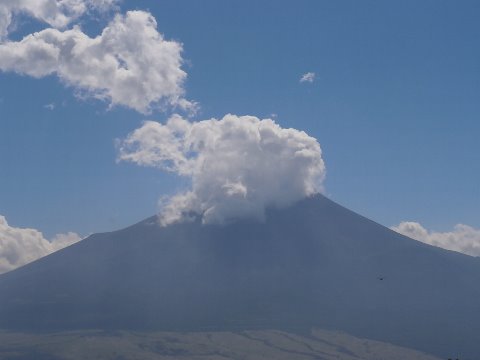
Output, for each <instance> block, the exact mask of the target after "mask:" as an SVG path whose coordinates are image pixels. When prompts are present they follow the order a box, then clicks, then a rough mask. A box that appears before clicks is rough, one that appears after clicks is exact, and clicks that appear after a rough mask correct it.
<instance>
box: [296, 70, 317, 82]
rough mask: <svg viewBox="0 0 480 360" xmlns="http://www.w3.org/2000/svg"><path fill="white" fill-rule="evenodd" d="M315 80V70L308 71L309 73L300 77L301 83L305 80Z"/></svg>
mask: <svg viewBox="0 0 480 360" xmlns="http://www.w3.org/2000/svg"><path fill="white" fill-rule="evenodd" d="M314 80H315V73H314V72H307V73H305V74H303V75H302V77H301V78H300V82H301V83H303V82H309V83H312V82H313V81H314Z"/></svg>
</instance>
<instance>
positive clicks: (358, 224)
mask: <svg viewBox="0 0 480 360" xmlns="http://www.w3.org/2000/svg"><path fill="white" fill-rule="evenodd" d="M379 278H382V279H383V280H380V279H379ZM479 283H480V261H479V260H478V259H476V258H472V257H468V256H465V255H462V254H459V253H455V252H451V251H446V250H442V249H439V248H435V247H431V246H428V245H425V244H422V243H419V242H417V241H414V240H411V239H409V238H406V237H404V236H402V235H399V234H397V233H395V232H393V231H391V230H389V229H387V228H385V227H383V226H380V225H378V224H376V223H374V222H372V221H370V220H368V219H365V218H364V217H361V216H359V215H357V214H355V213H353V212H351V211H349V210H347V209H345V208H343V207H341V206H339V205H337V204H335V203H334V202H332V201H330V200H328V199H327V198H325V197H323V196H321V195H318V196H315V197H312V198H309V199H305V200H303V201H301V202H299V203H297V204H295V205H294V206H291V207H290V208H288V209H285V210H271V211H269V212H268V213H267V217H266V221H265V222H264V223H254V222H245V221H244V222H237V223H235V224H230V225H227V226H213V225H208V226H202V225H201V224H200V223H199V222H198V221H197V222H193V223H185V224H176V225H172V226H169V227H166V228H161V227H159V226H158V225H157V224H156V221H155V218H150V219H147V220H145V221H143V222H141V223H138V224H136V225H134V226H131V227H129V228H126V229H124V230H120V231H116V232H112V233H104V234H96V235H92V236H91V237H89V238H88V239H86V240H84V241H82V242H80V243H78V244H75V245H74V246H71V247H69V248H66V249H64V250H62V251H60V252H57V253H55V254H52V255H50V256H48V257H46V258H43V259H41V260H39V261H36V262H34V263H32V264H29V265H27V266H25V267H23V268H21V269H18V270H16V271H13V272H11V273H7V274H4V275H2V276H1V277H0V328H5V329H16V330H41V331H53V330H64V329H82V328H83V329H86V328H104V329H135V330H167V331H176V330H179V331H208V330H222V331H234V330H235V331H236V330H242V329H257V328H258V329H271V328H275V329H284V330H288V331H295V332H299V333H301V332H306V331H308V330H309V329H310V328H311V327H313V326H315V327H323V328H330V329H339V330H342V331H346V332H348V333H351V334H353V335H355V336H358V337H365V338H371V339H377V340H381V341H385V342H389V343H394V344H398V345H401V346H406V347H410V348H415V349H419V350H423V351H425V352H429V353H432V354H436V355H440V356H457V357H459V356H470V357H473V356H474V355H479V354H480V344H478V343H477V334H478V333H480V289H479V286H478V284H479Z"/></svg>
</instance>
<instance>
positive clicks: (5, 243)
mask: <svg viewBox="0 0 480 360" xmlns="http://www.w3.org/2000/svg"><path fill="white" fill-rule="evenodd" d="M80 240H81V238H80V236H79V235H78V234H75V233H73V232H69V233H67V234H57V235H56V236H55V237H54V238H53V239H51V240H47V239H45V238H44V237H43V235H42V233H41V232H40V231H38V230H35V229H22V228H16V227H12V226H10V225H9V224H8V223H7V220H6V219H5V217H4V216H1V215H0V274H2V273H5V272H7V271H10V270H13V269H15V268H17V267H19V266H22V265H25V264H28V263H29V262H32V261H34V260H36V259H39V258H41V257H43V256H46V255H48V254H51V253H52V252H54V251H57V250H60V249H62V248H64V247H66V246H69V245H71V244H73V243H76V242H77V241H80Z"/></svg>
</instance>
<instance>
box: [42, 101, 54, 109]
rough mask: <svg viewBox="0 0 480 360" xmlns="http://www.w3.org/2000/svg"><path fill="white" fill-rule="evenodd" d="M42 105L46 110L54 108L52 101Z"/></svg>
mask: <svg viewBox="0 0 480 360" xmlns="http://www.w3.org/2000/svg"><path fill="white" fill-rule="evenodd" d="M43 107H44V108H45V109H47V110H50V111H52V110H55V104H54V103H50V104H46V105H43Z"/></svg>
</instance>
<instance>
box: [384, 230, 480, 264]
mask: <svg viewBox="0 0 480 360" xmlns="http://www.w3.org/2000/svg"><path fill="white" fill-rule="evenodd" d="M391 229H392V230H394V231H396V232H398V233H400V234H403V235H405V236H408V237H410V238H412V239H415V240H418V241H421V242H424V243H426V244H430V245H433V246H438V247H441V248H444V249H447V250H454V251H458V252H461V253H464V254H467V255H472V256H480V230H478V229H475V228H473V227H471V226H468V225H463V224H458V225H455V227H454V229H453V231H450V232H435V231H428V230H427V229H425V228H424V227H423V226H422V225H420V224H419V223H418V222H412V221H404V222H401V223H400V224H398V225H397V226H392V227H391Z"/></svg>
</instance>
